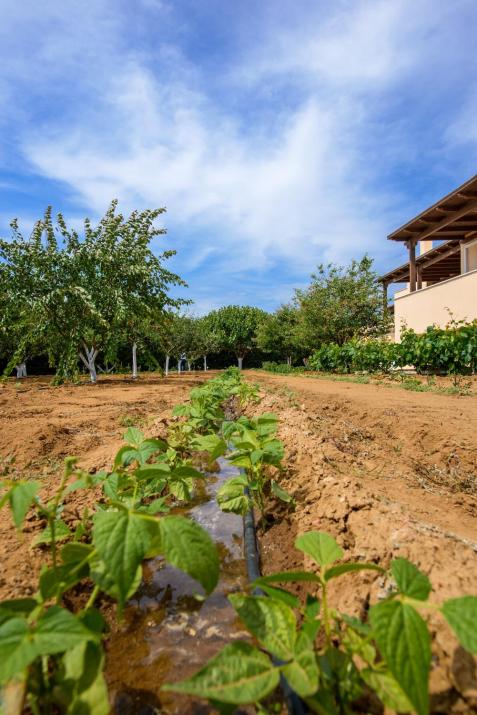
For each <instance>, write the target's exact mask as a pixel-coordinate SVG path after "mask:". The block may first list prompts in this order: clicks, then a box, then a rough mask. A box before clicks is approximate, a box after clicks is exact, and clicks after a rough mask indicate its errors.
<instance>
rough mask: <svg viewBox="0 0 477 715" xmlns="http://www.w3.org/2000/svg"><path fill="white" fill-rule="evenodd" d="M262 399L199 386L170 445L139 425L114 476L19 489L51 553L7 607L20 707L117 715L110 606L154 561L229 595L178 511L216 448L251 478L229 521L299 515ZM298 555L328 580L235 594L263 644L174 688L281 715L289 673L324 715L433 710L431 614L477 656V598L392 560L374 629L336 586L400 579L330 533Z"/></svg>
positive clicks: (238, 649) (216, 702)
mask: <svg viewBox="0 0 477 715" xmlns="http://www.w3.org/2000/svg"><path fill="white" fill-rule="evenodd" d="M252 401H258V391H257V388H256V387H255V386H253V385H250V384H249V383H248V382H246V381H244V380H243V379H242V378H241V376H240V374H239V372H238V370H236V369H231V370H228V371H226V373H224V374H223V375H221V376H220V377H218V378H216V379H213V380H210V381H208V382H207V383H206V384H205V385H203V386H201V387H200V388H196V389H194V390H192V391H191V393H190V401H189V402H188V403H186V404H183V405H178V406H177V407H176V408H175V409H174V414H175V417H176V419H175V420H174V421H173V422H172V424H171V425H170V428H169V431H168V434H167V438H166V439H165V440H158V439H146V438H145V437H144V435H143V434H142V433H141V432H140V431H139V430H138V429H136V428H130V429H128V431H127V432H126V435H125V444H124V446H123V447H122V448H121V449H120V450H119V452H118V454H117V455H116V458H115V460H114V465H113V469H112V471H111V472H108V473H99V474H94V475H91V474H88V473H85V472H83V471H82V470H80V469H78V468H77V465H76V463H75V460H74V459H69V460H67V461H66V467H65V472H64V475H63V478H62V479H61V483H60V485H59V487H58V490H57V492H56V494H55V496H54V497H53V498H52V499H51V500H50V501H47V502H45V501H43V500H42V499H41V498H40V496H39V487H40V485H39V484H38V483H35V482H31V481H15V482H13V483H8V482H7V483H4V485H3V486H4V489H5V491H4V494H3V496H2V504H5V503H8V504H9V505H10V507H11V510H12V515H13V520H14V523H15V526H16V527H17V528H18V529H21V526H22V523H23V521H24V519H25V516H26V514H27V512H28V511H29V509H30V508H31V507H33V508H34V509H35V510H36V511H37V513H38V515H39V516H40V517H41V518H42V519H44V520H45V522H46V527H45V529H44V531H43V533H42V534H41V535H40V537H39V538H38V539H37V541H41V542H43V543H45V544H47V545H48V547H49V550H50V552H51V564H50V565H48V566H45V567H44V568H43V570H42V572H41V574H40V579H39V584H38V590H37V593H36V594H35V596H34V597H32V598H23V599H15V600H10V601H4V602H2V603H0V683H1V684H3V685H4V686H5V687H4V691H3V698H4V702H6V701H9V703H10V705H9V707H10V710H9V712H11V713H20V712H21V711H22V707H23V705H24V703H26V705H27V706H28V707H29V708H30V710H31V711H32V712H33V713H35V714H36V713H48V712H57V711H60V712H64V713H80V712H89V713H91V714H92V715H103V714H104V713H107V712H109V704H108V696H107V690H106V686H105V682H104V678H103V675H102V668H103V662H104V655H103V651H102V645H101V644H102V641H103V639H104V637H105V632H106V624H105V621H104V619H103V617H102V615H101V612H100V610H99V609H98V608H97V607H96V606H95V604H97V602H98V599H99V598H100V597H103V598H104V596H105V595H106V596H107V597H109V598H112V599H114V600H115V601H116V602H117V604H118V613H119V615H120V614H121V612H122V610H123V609H124V606H125V604H126V602H127V600H128V599H129V598H130V597H131V596H132V594H133V593H134V592H135V591H136V590H137V588H138V587H139V585H140V582H141V575H142V567H141V564H142V562H143V560H144V559H147V558H151V557H154V556H156V555H161V556H163V557H164V558H165V559H166V560H167V561H168V562H169V563H171V564H172V565H174V566H176V567H178V568H181V569H182V570H184V571H185V572H186V573H188V574H190V575H191V576H192V577H193V578H195V579H196V580H197V581H198V582H199V583H200V584H201V585H202V587H203V588H204V590H205V592H206V593H207V594H208V593H211V592H212V591H213V589H214V588H215V585H216V583H217V580H218V572H219V561H218V557H217V551H216V548H215V545H214V543H213V542H212V540H211V539H210V537H209V536H208V534H207V533H206V532H205V531H204V530H203V529H202V528H201V527H200V526H198V525H197V524H196V523H194V522H193V521H191V520H189V519H187V518H185V517H181V516H176V515H174V514H173V513H172V514H170V513H169V514H168V511H169V510H170V509H171V507H173V506H174V504H175V503H176V502H177V501H187V500H188V499H189V498H190V496H191V494H192V491H193V489H194V485H195V484H196V483H197V482H198V481H200V480H203V479H204V475H203V474H202V472H201V471H199V470H198V469H196V467H195V466H194V465H195V464H196V463H197V457H198V456H201V457H202V456H203V455H204V453H205V454H206V455H207V461H208V462H211V461H213V460H215V459H217V457H219V456H220V455H226V456H227V459H228V460H229V461H230V462H231V463H232V464H235V465H236V466H237V467H240V468H241V470H242V471H241V474H240V475H239V476H237V477H235V478H232V479H229V480H227V481H226V482H225V483H224V485H223V486H222V487H221V489H220V491H219V493H218V497H217V498H218V502H219V504H220V506H221V508H222V509H223V510H224V511H233V512H235V513H241V514H243V513H244V512H246V511H247V510H248V509H249V508H250V507H251V506H253V507H255V508H256V509H257V510H259V511H260V512H261V514H262V516H263V517H264V518H263V519H262V527H263V528H266V522H267V519H266V517H267V513H266V512H267V504H268V503H269V502H267V499H268V497H269V496H273V497H275V498H278V499H280V500H282V501H283V502H285V503H288V504H289V505H290V507H293V500H292V498H291V496H290V495H288V494H287V493H286V492H285V491H284V490H283V488H282V487H281V486H280V484H279V478H278V477H279V474H280V472H281V470H282V469H283V467H282V461H283V457H284V445H283V443H282V442H281V441H280V440H279V439H278V438H277V428H278V420H277V417H276V416H275V415H273V414H269V413H265V414H262V415H259V416H255V417H247V416H245V415H238V414H237V412H240V411H241V408H242V407H244V406H245V405H246V404H248V403H250V402H252ZM197 453H199V455H198V454H197ZM79 489H95V490H96V491H97V492H99V496H98V498H97V500H96V503H95V507H94V509H92V510H91V511H89V512H85V513H84V515H83V519H82V521H81V522H80V524H79V525H78V526H76V528H75V529H74V530H72V529H70V527H69V526H68V523H67V521H66V519H65V518H64V514H65V506H66V504H67V499H68V494H70V493H71V492H72V491H75V490H79ZM95 493H96V492H95ZM296 547H297V548H298V549H300V550H301V551H302V553H303V554H304V555H306V557H307V558H309V559H311V560H312V561H313V562H314V568H313V569H312V570H310V571H292V572H285V573H278V574H273V575H271V576H267V577H262V578H261V579H259V580H258V581H257V582H256V583H255V584H252V585H251V586H250V589H249V591H248V592H247V593H244V594H234V595H232V596H230V601H231V604H232V606H233V607H234V608H235V609H236V611H237V613H238V615H239V617H240V618H241V620H242V622H243V623H244V625H245V627H246V628H247V629H248V630H249V632H250V634H251V636H252V637H253V638H254V640H255V643H256V644H258V645H253V644H251V643H250V642H249V641H243V642H242V641H238V642H233V643H231V644H229V645H227V646H226V647H225V648H224V649H223V650H222V651H221V652H220V653H219V654H218V655H216V656H215V657H214V658H213V659H212V660H211V661H210V662H209V663H208V664H206V665H205V666H204V667H203V668H202V669H201V670H200V671H199V672H198V673H196V674H195V675H194V676H192V677H191V678H189V679H187V680H185V681H182V682H180V683H175V684H169V685H168V686H165V687H166V688H167V689H168V690H172V691H176V692H183V693H189V694H191V695H194V696H199V697H202V698H205V699H207V700H209V701H210V702H211V703H212V705H213V706H214V707H215V708H217V709H218V710H219V712H221V713H232V712H234V710H235V709H236V707H238V706H240V705H242V704H254V705H255V707H256V709H257V712H259V713H265V712H267V707H268V705H267V702H268V700H267V699H268V698H269V697H270V696H271V694H272V693H274V691H275V690H276V689H277V688H278V685H279V681H280V677H281V676H282V675H283V676H284V677H285V678H286V679H287V680H288V682H289V684H290V685H291V687H292V688H293V689H294V690H295V691H296V692H297V693H298V694H299V695H300V696H301V697H302V698H303V699H304V700H305V701H306V703H307V705H308V708H309V709H310V710H311V711H312V712H316V713H326V714H331V713H349V712H353V711H356V708H357V707H358V705H357V703H358V702H359V699H360V698H362V697H363V696H367V697H369V696H370V693H374V697H375V698H378V699H379V701H380V702H382V703H383V704H384V705H386V706H387V707H390V708H393V709H395V710H396V711H401V712H402V711H404V712H405V711H414V712H417V713H419V715H421V714H424V713H426V712H428V710H429V696H428V680H429V672H430V667H431V650H430V637H429V632H428V628H427V625H426V622H425V620H424V618H423V617H422V615H421V613H426V612H440V613H442V615H443V616H444V618H446V620H447V621H448V623H449V624H450V625H451V627H452V628H453V630H454V632H455V633H456V635H457V637H458V638H459V641H460V642H461V644H462V645H463V647H464V648H466V649H467V650H469V651H471V652H477V625H476V624H477V599H476V598H474V597H471V596H464V597H463V598H459V599H452V600H450V601H447V602H446V603H444V604H441V605H440V606H439V605H436V604H433V603H430V602H429V601H428V597H429V594H430V591H431V585H430V583H429V581H428V579H427V577H426V576H425V575H424V574H422V573H421V572H420V571H419V570H418V569H417V568H416V567H415V566H414V565H412V564H411V563H409V562H408V561H406V560H405V559H397V560H395V561H394V562H393V563H392V565H391V574H392V578H393V580H394V583H395V588H394V590H393V591H392V592H391V593H390V595H389V596H388V598H386V599H384V600H382V601H381V602H378V603H377V604H374V605H373V606H372V607H371V609H370V611H369V617H368V618H366V619H365V620H363V621H361V620H358V619H356V618H354V617H351V616H348V615H346V614H342V613H341V612H339V611H338V610H337V609H335V608H333V606H332V604H331V603H330V593H329V586H330V582H331V581H333V580H334V579H337V578H341V577H343V576H345V575H346V574H348V573H351V572H356V571H361V570H365V569H369V570H372V571H375V572H377V573H379V574H384V570H383V569H382V568H381V567H380V566H379V565H378V564H374V563H369V564H368V563H363V562H358V563H351V562H349V561H344V562H343V561H342V559H343V557H344V554H343V552H342V550H341V549H340V547H339V546H338V544H337V543H336V542H335V540H334V539H333V538H332V537H331V536H329V535H327V534H324V533H321V532H315V531H313V532H308V533H306V534H302V535H301V536H299V537H298V539H297V541H296ZM340 561H341V563H337V562H340ZM287 584H291V586H292V588H291V590H290V588H289V587H288V586H287ZM296 584H302V585H303V584H309V586H310V590H309V592H308V594H307V596H306V599H305V601H304V602H302V601H301V600H299V599H298V598H297V597H296V595H295V592H294V588H293V587H294V585H296ZM257 588H259V589H260V593H258V592H257V590H256V589H257ZM74 593H76V594H77V596H78V598H77V599H76V602H79V603H81V606H80V607H77V608H76V609H74V612H73V611H72V610H71V608H69V607H67V605H66V604H69V603H71V602H73V601H74V599H70V598H68V596H70V595H71V594H74ZM12 700H14V701H15V703H16V705H15V706H14V707H13V708H12V706H11V702H12Z"/></svg>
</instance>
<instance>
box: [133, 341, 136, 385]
mask: <svg viewBox="0 0 477 715" xmlns="http://www.w3.org/2000/svg"><path fill="white" fill-rule="evenodd" d="M132 379H133V380H137V343H135V342H134V343H133V344H132Z"/></svg>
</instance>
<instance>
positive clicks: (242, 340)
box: [207, 305, 266, 359]
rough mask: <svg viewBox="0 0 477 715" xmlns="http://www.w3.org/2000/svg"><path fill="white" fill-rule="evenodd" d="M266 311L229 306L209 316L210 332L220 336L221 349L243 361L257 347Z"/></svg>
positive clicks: (214, 311)
mask: <svg viewBox="0 0 477 715" xmlns="http://www.w3.org/2000/svg"><path fill="white" fill-rule="evenodd" d="M265 317H266V313H265V311H263V310H261V309H260V308H252V307H249V306H241V305H228V306H225V307H223V308H220V309H219V310H213V311H212V312H211V313H209V314H208V316H207V320H208V325H209V326H210V330H211V331H212V332H213V333H214V334H215V335H217V336H219V339H220V344H221V347H222V348H223V349H225V350H230V351H231V352H233V353H235V355H236V356H237V358H239V359H243V358H244V357H245V356H246V355H247V353H249V352H250V351H251V350H252V348H253V347H254V346H255V345H256V333H257V330H258V326H259V325H260V324H261V322H262V321H263V320H264V318H265Z"/></svg>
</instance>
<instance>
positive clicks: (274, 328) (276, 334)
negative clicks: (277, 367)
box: [256, 305, 306, 364]
mask: <svg viewBox="0 0 477 715" xmlns="http://www.w3.org/2000/svg"><path fill="white" fill-rule="evenodd" d="M298 324H299V313H298V309H297V307H296V306H293V305H282V306H281V307H280V308H278V310H276V311H275V313H271V314H268V315H266V316H265V317H264V319H263V321H262V322H261V323H260V325H259V326H258V330H257V338H256V339H257V345H258V347H259V348H260V349H261V350H263V352H265V353H268V354H270V355H273V356H276V357H277V358H281V359H282V360H283V359H286V360H287V362H289V363H290V364H291V362H292V361H293V360H297V359H299V358H302V357H305V354H306V353H305V352H304V351H303V347H302V344H301V342H300V339H299V336H298V334H297V331H298Z"/></svg>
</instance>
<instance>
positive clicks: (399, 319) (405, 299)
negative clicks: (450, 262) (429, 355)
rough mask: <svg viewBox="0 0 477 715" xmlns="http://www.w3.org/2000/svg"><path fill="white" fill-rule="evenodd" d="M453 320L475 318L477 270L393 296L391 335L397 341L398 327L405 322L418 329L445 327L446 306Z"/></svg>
mask: <svg viewBox="0 0 477 715" xmlns="http://www.w3.org/2000/svg"><path fill="white" fill-rule="evenodd" d="M447 308H448V309H449V310H450V311H451V312H452V314H453V317H454V318H455V319H456V320H467V321H469V320H475V319H476V318H477V270H475V271H471V272H470V273H465V274H464V275H461V276H456V277H455V278H449V280H447V281H442V283H436V284H435V285H432V286H429V287H428V288H422V289H421V290H417V291H415V292H414V293H406V294H404V295H402V294H401V295H398V294H396V295H395V296H394V339H395V340H396V341H399V336H400V333H401V328H402V326H403V324H406V325H407V327H408V328H412V329H413V330H415V331H416V332H417V333H423V332H424V331H425V330H426V328H427V327H428V326H429V325H433V324H436V325H439V326H440V327H445V325H446V324H447V323H448V322H449V319H450V316H449V310H447Z"/></svg>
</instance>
